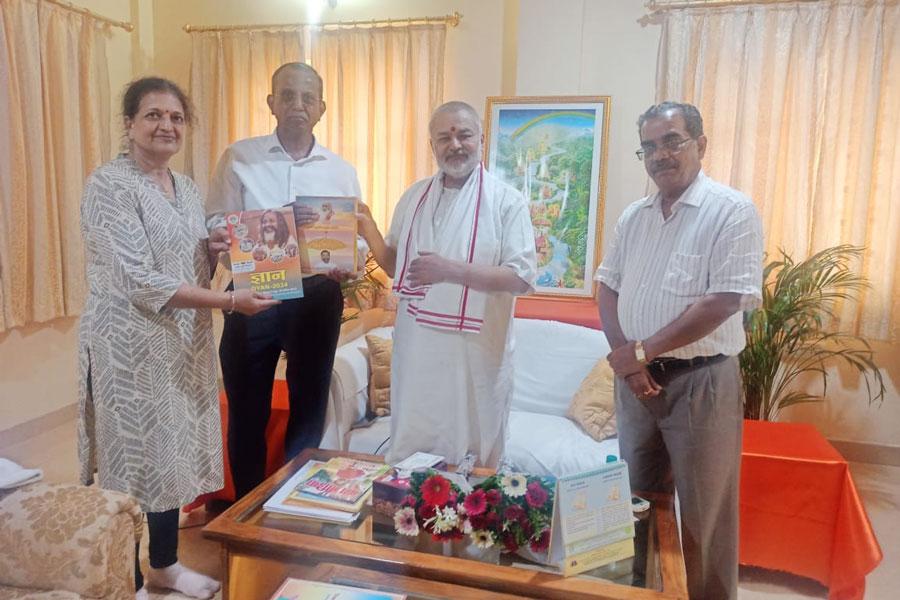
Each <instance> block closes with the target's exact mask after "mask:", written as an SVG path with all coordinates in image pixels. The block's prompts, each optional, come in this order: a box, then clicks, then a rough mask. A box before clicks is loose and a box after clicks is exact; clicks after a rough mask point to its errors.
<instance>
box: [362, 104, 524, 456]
mask: <svg viewBox="0 0 900 600" xmlns="http://www.w3.org/2000/svg"><path fill="white" fill-rule="evenodd" d="M429 132H430V134H431V149H432V151H433V152H434V157H435V159H436V160H437V163H438V166H439V167H440V170H439V171H438V172H437V173H436V174H435V175H434V176H432V177H428V178H426V179H423V180H421V181H418V182H416V183H414V184H413V185H412V186H411V187H410V188H409V189H408V190H407V191H406V192H405V193H404V194H403V196H402V197H401V198H400V202H399V203H398V204H397V208H396V210H395V211H394V215H393V218H392V220H391V228H390V231H389V232H388V235H387V239H383V238H382V237H381V234H380V233H379V232H378V229H377V227H376V226H375V223H374V222H373V221H372V218H371V215H370V214H369V213H368V211H366V210H365V209H363V214H361V215H360V231H361V233H362V235H363V236H364V237H365V238H366V241H367V242H368V243H369V246H370V247H371V248H372V252H373V253H374V255H375V258H376V260H377V261H378V264H380V265H381V266H382V268H384V270H385V271H387V273H388V274H389V275H390V276H392V277H393V278H394V285H393V289H394V292H395V293H396V294H397V296H398V297H399V298H400V303H399V306H398V308H397V322H396V325H395V328H394V346H393V347H394V354H393V357H392V360H391V447H390V449H389V451H388V454H387V458H388V461H389V462H396V461H398V460H402V459H403V458H406V457H407V456H409V455H410V454H412V453H413V452H416V451H424V452H432V453H435V454H439V455H441V456H444V457H445V458H446V459H447V460H448V461H450V462H453V463H456V464H459V463H460V462H461V461H462V460H463V459H464V458H465V457H466V455H468V454H471V455H473V456H474V457H475V459H476V461H477V463H479V464H482V465H487V466H491V467H495V466H497V464H498V463H499V461H500V458H501V455H502V453H503V448H504V442H505V437H506V422H507V418H508V415H509V407H510V402H511V399H512V382H513V379H512V312H513V300H514V297H515V296H516V295H518V294H524V293H526V292H528V291H529V290H531V289H532V283H533V281H534V277H535V271H536V266H535V249H534V231H533V229H532V227H531V218H530V216H529V211H528V202H527V201H526V200H525V198H524V197H522V194H520V193H519V192H518V191H516V190H515V189H514V188H512V187H510V186H509V185H506V184H505V183H503V182H502V181H500V180H499V179H497V178H495V177H493V176H492V175H491V174H490V173H488V172H486V171H485V170H484V167H483V166H482V165H481V149H482V145H483V143H484V136H483V135H482V132H481V119H480V118H479V117H478V113H476V112H475V109H473V108H472V107H471V106H469V105H468V104H466V103H464V102H448V103H446V104H444V105H442V106H440V107H438V108H437V110H435V112H434V114H433V115H432V117H431V122H430V124H429Z"/></svg>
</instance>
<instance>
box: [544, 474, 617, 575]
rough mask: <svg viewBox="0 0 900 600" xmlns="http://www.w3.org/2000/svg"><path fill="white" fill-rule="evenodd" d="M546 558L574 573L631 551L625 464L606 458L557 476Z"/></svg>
mask: <svg viewBox="0 0 900 600" xmlns="http://www.w3.org/2000/svg"><path fill="white" fill-rule="evenodd" d="M557 485H558V487H557V495H556V510H555V514H554V518H553V534H552V541H551V543H550V549H551V561H552V562H553V564H555V565H556V566H557V567H558V568H559V570H560V572H561V573H562V574H563V575H565V576H569V575H576V574H578V573H583V572H585V571H590V570H592V569H596V568H598V567H602V566H604V565H607V564H609V563H611V562H614V561H617V560H622V559H625V558H629V557H631V556H634V519H633V517H632V511H631V487H630V484H629V481H628V466H627V465H626V464H625V463H624V462H623V461H616V462H611V463H607V464H606V465H604V466H603V467H601V468H599V469H596V470H594V471H589V472H587V473H580V474H578V475H572V476H567V477H561V478H560V479H559V481H558V484H557Z"/></svg>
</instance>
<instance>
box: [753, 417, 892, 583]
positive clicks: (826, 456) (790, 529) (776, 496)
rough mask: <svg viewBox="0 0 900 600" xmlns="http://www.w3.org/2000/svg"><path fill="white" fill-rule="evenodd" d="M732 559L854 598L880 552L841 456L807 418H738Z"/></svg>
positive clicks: (877, 559)
mask: <svg viewBox="0 0 900 600" xmlns="http://www.w3.org/2000/svg"><path fill="white" fill-rule="evenodd" d="M740 503H741V515H740V528H741V531H740V562H741V564H744V565H751V566H756V567H764V568H767V569H775V570H779V571H787V572H789V573H794V574H796V575H802V576H804V577H809V578H811V579H815V580H816V581H819V582H821V583H822V584H823V585H825V586H827V587H828V597H829V598H831V599H833V600H839V599H840V600H843V599H857V598H862V597H863V595H864V593H865V587H866V575H867V574H868V573H869V572H870V571H872V569H874V568H875V567H876V566H877V565H878V563H880V562H881V559H882V553H881V548H880V547H879V545H878V541H877V540H876V539H875V534H874V532H873V531H872V526H871V524H870V523H869V518H868V516H866V511H865V508H864V507H863V504H862V501H861V500H860V498H859V494H857V492H856V486H855V485H854V484H853V479H852V477H851V476H850V469H849V466H848V465H847V461H846V460H844V457H842V456H841V455H840V454H839V453H838V451H837V450H835V449H834V447H833V446H832V445H831V444H829V443H828V441H827V440H826V439H825V438H824V437H822V435H821V434H820V433H819V432H818V431H817V430H816V428H815V427H813V426H812V425H809V424H807V423H769V422H760V421H749V420H748V421H744V445H743V453H742V460H741V492H740Z"/></svg>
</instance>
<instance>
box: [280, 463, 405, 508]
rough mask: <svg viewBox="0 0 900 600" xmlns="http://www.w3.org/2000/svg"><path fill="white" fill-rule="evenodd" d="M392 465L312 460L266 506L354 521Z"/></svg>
mask: <svg viewBox="0 0 900 600" xmlns="http://www.w3.org/2000/svg"><path fill="white" fill-rule="evenodd" d="M389 468H390V467H389V465H386V464H383V463H375V462H369V461H364V460H356V459H352V458H346V457H335V458H332V459H330V460H328V461H327V462H322V461H318V460H311V461H309V462H307V463H306V464H305V465H303V467H302V468H301V469H300V470H299V471H297V473H295V474H294V476H293V477H291V478H290V479H288V481H287V482H286V483H285V484H284V485H283V486H281V488H279V490H278V491H277V492H275V494H273V495H272V497H271V498H269V500H268V501H267V502H266V503H265V504H263V509H264V510H267V511H269V512H274V513H280V514H286V515H294V516H298V517H309V518H313V519H320V520H323V521H333V522H337V523H352V522H353V521H355V520H356V518H357V517H359V513H360V511H361V510H362V508H363V506H364V505H365V503H366V501H367V500H368V499H369V496H371V494H372V482H373V481H374V480H375V479H376V478H378V477H379V476H381V475H383V474H384V473H386V472H387V471H388V469H389Z"/></svg>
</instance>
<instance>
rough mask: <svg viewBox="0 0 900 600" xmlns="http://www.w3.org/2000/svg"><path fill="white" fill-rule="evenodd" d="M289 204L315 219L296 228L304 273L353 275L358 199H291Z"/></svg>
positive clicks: (316, 197) (309, 197)
mask: <svg viewBox="0 0 900 600" xmlns="http://www.w3.org/2000/svg"><path fill="white" fill-rule="evenodd" d="M291 198H292V199H293V200H292V204H293V205H297V206H305V207H307V208H308V209H310V210H311V211H312V212H313V213H314V214H315V215H317V216H318V219H317V220H316V221H315V222H314V223H311V224H309V225H305V226H303V227H300V228H299V231H298V234H299V235H298V238H297V239H298V241H299V242H300V263H301V265H302V267H303V272H304V273H328V272H329V271H331V270H332V269H341V270H342V271H348V272H350V273H355V272H356V270H357V255H356V232H357V221H356V210H357V206H356V203H357V201H358V200H357V199H356V198H353V197H349V196H303V195H292V196H291Z"/></svg>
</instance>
